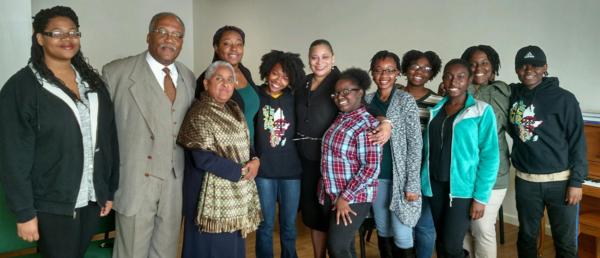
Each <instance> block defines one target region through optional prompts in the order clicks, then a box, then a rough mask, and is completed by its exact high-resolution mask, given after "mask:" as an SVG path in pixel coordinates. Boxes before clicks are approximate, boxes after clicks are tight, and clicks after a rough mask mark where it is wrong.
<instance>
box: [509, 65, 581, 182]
mask: <svg viewBox="0 0 600 258" xmlns="http://www.w3.org/2000/svg"><path fill="white" fill-rule="evenodd" d="M511 88H512V92H513V94H512V95H511V97H510V107H511V108H510V113H509V130H508V131H509V134H510V136H511V137H512V138H513V142H514V143H513V148H512V154H511V158H512V162H513V165H514V166H515V168H516V169H518V170H519V171H523V172H526V173H529V174H551V173H556V172H560V171H564V170H567V169H569V170H571V174H570V177H569V184H568V185H569V186H570V187H581V184H582V183H583V180H584V179H585V177H586V176H587V171H588V163H587V159H586V145H585V137H584V133H583V127H584V125H583V118H582V115H581V110H580V109H579V102H577V99H576V98H575V96H574V95H573V94H572V93H571V92H569V91H567V90H565V89H563V88H560V87H559V83H558V78H555V77H546V78H543V80H542V82H541V83H540V84H539V85H538V86H536V87H535V88H533V89H531V90H530V89H528V88H527V87H526V86H524V85H523V84H521V83H516V84H511Z"/></svg>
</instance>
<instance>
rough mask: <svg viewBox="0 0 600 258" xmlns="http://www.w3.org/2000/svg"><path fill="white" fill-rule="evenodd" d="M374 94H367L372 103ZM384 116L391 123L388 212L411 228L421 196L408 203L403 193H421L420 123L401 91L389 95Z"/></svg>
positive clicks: (414, 106)
mask: <svg viewBox="0 0 600 258" xmlns="http://www.w3.org/2000/svg"><path fill="white" fill-rule="evenodd" d="M374 96H375V93H370V94H367V95H366V97H365V100H366V101H367V103H371V101H372V100H373V97H374ZM390 97H391V100H390V105H389V107H388V110H387V112H386V117H387V118H388V119H389V120H391V121H392V126H393V128H392V137H391V138H390V141H391V149H392V181H393V183H392V185H393V187H392V193H391V194H392V200H391V203H390V210H391V211H392V212H394V214H395V215H396V216H397V217H398V219H400V222H402V224H404V225H408V226H410V227H414V226H415V225H416V224H417V221H418V220H419V216H420V215H421V197H419V199H418V200H417V201H413V202H409V201H406V199H405V198H404V192H412V193H418V194H419V195H420V194H421V155H422V148H423V138H422V136H421V124H420V122H419V109H418V108H417V103H416V102H415V99H414V98H413V97H412V96H411V95H410V94H408V93H406V92H404V91H402V90H398V89H397V90H396V91H394V93H393V95H392V96H390Z"/></svg>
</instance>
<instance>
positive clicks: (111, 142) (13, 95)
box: [0, 67, 119, 222]
mask: <svg viewBox="0 0 600 258" xmlns="http://www.w3.org/2000/svg"><path fill="white" fill-rule="evenodd" d="M97 95H98V127H97V138H96V146H94V148H95V153H94V176H93V177H94V179H93V181H94V189H95V191H96V200H97V201H98V204H99V205H100V206H104V204H105V202H106V201H107V200H112V199H113V197H114V193H115V191H116V190H117V187H118V183H119V172H118V169H119V152H118V149H119V148H118V144H117V135H116V127H115V121H114V113H113V105H112V102H111V100H110V97H109V95H108V91H107V90H106V89H105V88H100V89H99V90H98V91H97ZM0 119H1V120H2V123H1V125H0V181H1V183H2V186H3V188H4V191H5V193H6V199H7V203H8V206H9V208H10V209H11V210H12V212H13V213H15V215H16V219H17V222H26V221H29V220H31V219H32V218H34V217H35V216H36V213H37V212H38V211H41V212H46V213H52V214H60V215H73V214H74V211H75V203H76V201H77V195H78V192H79V188H80V184H81V177H82V174H83V140H82V136H81V130H80V127H79V124H78V122H77V119H76V117H75V115H74V114H73V111H72V110H71V109H70V108H69V107H68V105H67V104H66V103H65V102H63V101H62V100H61V99H60V98H58V97H56V96H55V95H54V94H52V93H50V92H49V91H47V90H46V89H44V88H43V87H42V85H41V84H40V83H39V82H38V80H37V78H36V76H35V75H34V73H33V72H32V70H31V69H30V68H29V67H25V68H23V69H21V70H20V71H18V72H17V73H16V74H14V75H13V76H12V77H11V78H10V79H9V80H8V81H7V82H6V84H5V85H4V87H3V88H2V91H0Z"/></svg>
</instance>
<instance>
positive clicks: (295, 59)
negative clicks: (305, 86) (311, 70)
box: [258, 50, 306, 89]
mask: <svg viewBox="0 0 600 258" xmlns="http://www.w3.org/2000/svg"><path fill="white" fill-rule="evenodd" d="M276 64H279V65H281V69H282V70H283V72H284V73H285V74H286V75H287V76H288V78H289V86H288V87H290V88H291V89H294V88H295V87H296V86H298V85H299V84H301V83H302V81H303V80H304V76H306V74H305V73H304V63H302V59H300V54H296V53H290V52H283V51H279V50H271V52H269V53H266V54H265V55H263V56H262V58H261V64H260V67H259V69H258V70H259V73H260V78H261V79H262V80H265V78H267V77H268V76H269V73H271V70H272V69H273V67H275V65H276Z"/></svg>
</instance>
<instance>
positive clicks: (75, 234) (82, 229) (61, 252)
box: [37, 202, 100, 258]
mask: <svg viewBox="0 0 600 258" xmlns="http://www.w3.org/2000/svg"><path fill="white" fill-rule="evenodd" d="M37 219H38V231H39V234H40V240H39V241H38V246H39V248H40V252H41V253H42V256H43V257H46V258H79V257H83V255H84V254H85V251H86V249H87V247H88V246H89V244H90V241H91V240H92V237H93V236H94V234H96V232H97V231H98V226H99V223H100V206H98V204H96V203H95V202H90V203H89V204H88V205H87V206H85V207H81V208H78V209H76V210H75V214H74V215H71V216H65V215H57V214H51V213H44V212H38V214H37Z"/></svg>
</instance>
